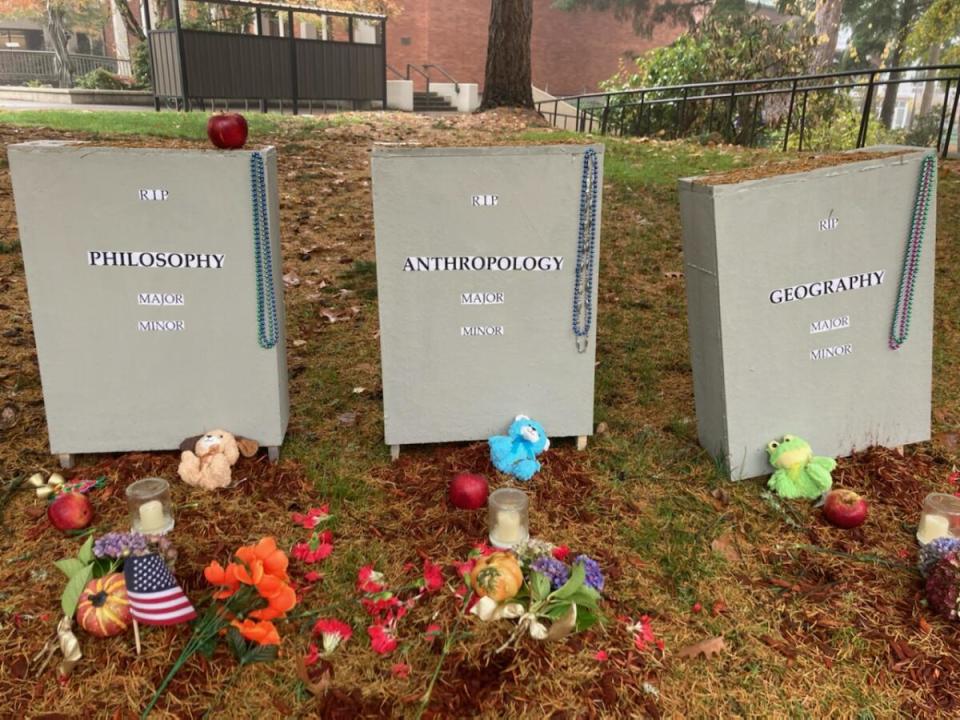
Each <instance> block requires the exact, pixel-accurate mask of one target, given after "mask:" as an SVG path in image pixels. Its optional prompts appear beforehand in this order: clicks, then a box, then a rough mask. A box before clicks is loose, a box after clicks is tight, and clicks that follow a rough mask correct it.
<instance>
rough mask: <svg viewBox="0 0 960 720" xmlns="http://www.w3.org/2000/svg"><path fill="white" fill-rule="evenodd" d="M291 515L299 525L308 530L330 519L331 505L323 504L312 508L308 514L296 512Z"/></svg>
mask: <svg viewBox="0 0 960 720" xmlns="http://www.w3.org/2000/svg"><path fill="white" fill-rule="evenodd" d="M290 517H291V518H293V521H294V522H295V523H296V524H297V525H301V526H303V527H305V528H306V529H307V530H313V529H314V528H315V527H316V526H317V525H319V524H320V523H322V522H324V521H326V520H329V519H330V506H329V505H321V506H320V507H317V508H310V509H309V510H307V514H306V515H304V514H303V513H296V512H295V513H293V514H292V515H291V516H290Z"/></svg>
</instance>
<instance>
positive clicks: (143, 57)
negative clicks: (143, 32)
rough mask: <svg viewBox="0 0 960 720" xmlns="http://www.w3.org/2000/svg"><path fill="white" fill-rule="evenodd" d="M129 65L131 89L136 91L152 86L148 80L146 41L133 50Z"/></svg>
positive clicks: (148, 58) (148, 66)
mask: <svg viewBox="0 0 960 720" xmlns="http://www.w3.org/2000/svg"><path fill="white" fill-rule="evenodd" d="M130 64H131V69H132V71H133V87H134V88H136V89H138V90H144V89H149V88H150V87H151V86H152V81H151V79H150V46H149V45H148V44H147V43H146V41H144V42H142V43H140V44H139V45H137V46H136V47H135V48H134V49H133V54H132V56H131V58H130Z"/></svg>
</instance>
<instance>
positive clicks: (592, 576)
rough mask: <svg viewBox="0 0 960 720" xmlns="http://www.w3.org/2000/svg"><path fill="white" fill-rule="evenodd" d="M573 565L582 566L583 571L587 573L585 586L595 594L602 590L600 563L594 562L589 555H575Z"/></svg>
mask: <svg viewBox="0 0 960 720" xmlns="http://www.w3.org/2000/svg"><path fill="white" fill-rule="evenodd" d="M573 564H574V565H583V569H584V570H585V571H586V573H587V577H586V581H585V582H586V584H587V585H589V586H590V587H592V588H593V589H594V590H596V591H597V592H600V591H602V590H603V582H604V580H603V572H602V571H601V570H600V563H598V562H597V561H596V560H594V559H593V558H592V557H590V556H589V555H577V556H576V557H575V558H574V559H573Z"/></svg>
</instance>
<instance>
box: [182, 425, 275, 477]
mask: <svg viewBox="0 0 960 720" xmlns="http://www.w3.org/2000/svg"><path fill="white" fill-rule="evenodd" d="M259 447H260V445H259V444H258V443H257V441H256V440H248V439H247V438H243V437H234V436H233V435H231V434H230V433H228V432H227V431H226V430H211V431H210V432H208V433H205V434H203V435H198V436H197V437H192V438H187V439H186V440H184V441H183V442H182V443H180V449H181V450H182V451H183V452H181V453H180V467H179V468H177V474H179V475H180V478H181V479H182V480H183V481H184V482H185V483H187V485H197V486H199V487H202V488H203V489H204V490H215V489H217V488H223V487H226V486H227V485H229V484H230V480H231V473H230V468H231V467H233V465H234V463H236V462H237V460H238V459H239V458H240V455H241V454H242V455H243V456H244V457H253V455H255V454H256V452H257V450H258V449H259Z"/></svg>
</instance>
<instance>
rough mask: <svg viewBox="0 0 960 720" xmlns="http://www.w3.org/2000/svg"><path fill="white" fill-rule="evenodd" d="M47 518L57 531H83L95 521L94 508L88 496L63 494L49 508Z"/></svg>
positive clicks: (70, 493) (72, 493)
mask: <svg viewBox="0 0 960 720" xmlns="http://www.w3.org/2000/svg"><path fill="white" fill-rule="evenodd" d="M47 518H49V520H50V523H51V524H52V525H53V526H54V527H55V528H56V529H57V530H63V531H66V530H83V528H85V527H86V526H87V525H89V524H90V521H91V520H93V506H92V505H91V504H90V500H89V499H88V498H87V496H86V495H82V494H81V493H75V492H66V493H61V494H60V495H58V496H57V497H56V498H54V500H53V502H51V503H50V506H49V507H48V508H47Z"/></svg>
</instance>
